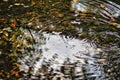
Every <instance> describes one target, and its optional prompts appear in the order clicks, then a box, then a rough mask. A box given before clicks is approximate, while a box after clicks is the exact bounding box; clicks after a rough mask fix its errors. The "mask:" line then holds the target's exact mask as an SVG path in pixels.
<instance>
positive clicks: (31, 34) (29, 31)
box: [27, 27, 35, 43]
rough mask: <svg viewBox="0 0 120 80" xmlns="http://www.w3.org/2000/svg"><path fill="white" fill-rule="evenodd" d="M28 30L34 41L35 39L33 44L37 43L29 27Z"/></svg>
mask: <svg viewBox="0 0 120 80" xmlns="http://www.w3.org/2000/svg"><path fill="white" fill-rule="evenodd" d="M27 29H28V31H29V33H30V35H31V37H32V39H33V42H34V43H35V38H34V36H33V34H32V32H31V30H30V29H29V28H28V27H27Z"/></svg>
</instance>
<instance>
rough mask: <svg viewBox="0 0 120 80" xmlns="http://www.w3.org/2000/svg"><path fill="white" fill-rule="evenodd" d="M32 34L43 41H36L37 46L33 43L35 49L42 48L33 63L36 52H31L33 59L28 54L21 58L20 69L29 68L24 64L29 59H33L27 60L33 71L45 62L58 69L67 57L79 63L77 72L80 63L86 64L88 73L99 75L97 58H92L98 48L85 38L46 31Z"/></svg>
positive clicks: (78, 70)
mask: <svg viewBox="0 0 120 80" xmlns="http://www.w3.org/2000/svg"><path fill="white" fill-rule="evenodd" d="M34 35H36V37H37V38H36V39H37V41H39V42H40V43H42V42H44V43H45V44H39V42H38V44H36V46H37V47H36V46H35V45H34V47H35V48H36V49H41V50H42V51H41V55H40V59H39V60H38V61H36V62H35V64H32V63H33V62H34V59H35V58H36V57H35V56H36V52H35V53H32V54H33V55H34V57H33V58H34V59H32V57H30V56H26V57H25V58H24V59H23V60H21V63H22V65H21V70H25V71H27V70H28V69H29V66H28V65H26V62H27V61H29V59H31V60H32V61H33V62H32V61H31V62H30V61H29V63H30V64H31V65H33V66H34V73H36V72H38V70H39V68H40V67H41V65H43V64H45V65H46V63H45V62H47V63H49V65H50V66H49V68H53V69H55V70H56V69H60V67H61V66H63V63H64V61H66V60H67V59H68V58H69V61H70V62H71V63H74V62H79V63H80V65H78V67H76V70H77V72H80V71H81V66H82V65H86V70H87V72H88V73H90V74H91V73H93V74H94V75H93V74H92V75H93V76H97V75H100V69H99V66H98V64H97V63H95V62H96V60H97V59H95V58H94V56H95V55H97V54H98V53H99V51H100V50H99V49H97V48H96V47H95V46H94V45H92V44H91V43H89V42H87V40H86V39H83V40H79V39H75V38H70V37H66V36H64V35H59V34H47V33H43V36H39V34H34ZM38 37H39V38H38ZM43 38H44V39H43ZM43 40H44V41H43Z"/></svg>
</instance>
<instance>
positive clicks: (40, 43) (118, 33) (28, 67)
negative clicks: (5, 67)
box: [0, 0, 120, 80]
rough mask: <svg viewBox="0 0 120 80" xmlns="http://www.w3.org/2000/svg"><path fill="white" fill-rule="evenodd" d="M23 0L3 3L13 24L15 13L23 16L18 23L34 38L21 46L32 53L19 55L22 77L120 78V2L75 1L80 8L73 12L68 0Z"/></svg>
mask: <svg viewBox="0 0 120 80" xmlns="http://www.w3.org/2000/svg"><path fill="white" fill-rule="evenodd" d="M20 1H21V2H19V1H16V0H15V1H13V2H10V1H9V0H3V2H2V3H1V7H3V8H5V10H3V9H2V8H1V9H0V11H1V13H0V14H2V15H3V14H4V13H5V12H6V10H7V12H8V13H7V14H5V17H7V19H9V17H10V20H11V22H14V20H12V19H11V17H12V18H13V19H14V16H15V19H16V17H17V20H16V21H18V24H20V26H22V27H20V26H17V27H19V29H20V30H21V31H23V32H24V36H18V39H19V38H20V39H21V38H22V40H23V41H25V40H24V39H25V38H27V37H29V38H32V39H33V40H34V42H32V40H31V44H29V45H28V44H26V42H25V43H24V45H27V46H24V45H22V46H20V48H22V49H23V50H28V52H24V51H23V53H24V54H22V55H20V57H19V58H18V61H17V62H18V63H19V64H20V66H19V70H20V71H19V73H20V74H19V76H20V77H18V78H21V79H22V80H120V77H119V75H120V70H119V68H120V22H119V20H120V19H119V18H120V6H119V5H118V4H117V3H114V2H111V1H99V0H96V1H91V0H88V1H91V3H88V1H82V0H81V1H82V2H81V3H77V4H73V8H74V9H75V11H74V10H73V11H71V10H69V9H68V8H70V6H71V5H70V2H68V1H66V2H65V3H64V5H63V2H62V0H60V1H61V2H57V1H54V0H53V1H52V0H46V3H45V1H42V0H40V1H38V4H37V3H34V0H33V2H31V0H28V1H26V2H24V1H23V0H20ZM63 1H64V0H63ZM7 2H8V4H7V5H5V6H3V5H4V4H6V3H7ZM22 2H24V3H22ZM27 2H28V3H27ZM29 2H31V3H30V4H29ZM48 3H49V4H48ZM68 3H69V4H68ZM93 3H96V4H94V5H93ZM46 5H48V6H46ZM61 5H62V6H61ZM79 5H80V6H79ZM81 7H82V8H81ZM63 8H64V9H63ZM88 8H90V9H88ZM86 9H87V12H85V13H84V10H86ZM2 10H3V11H2ZM32 10H33V11H32ZM89 10H90V11H89ZM27 11H28V13H27ZM80 11H81V12H80ZM21 14H22V15H21ZM13 27H14V26H13ZM13 27H12V28H13ZM27 27H28V28H27ZM15 28H16V27H15ZM5 34H6V33H5ZM13 38H14V37H13ZM21 44H22V43H21ZM18 46H19V45H18ZM26 53H27V54H26ZM13 72H14V69H13ZM5 75H6V73H5ZM7 75H8V74H7ZM15 76H16V75H15ZM8 78H9V77H8ZM18 78H15V80H16V79H18ZM3 79H6V78H3ZM11 79H14V78H11Z"/></svg>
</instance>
